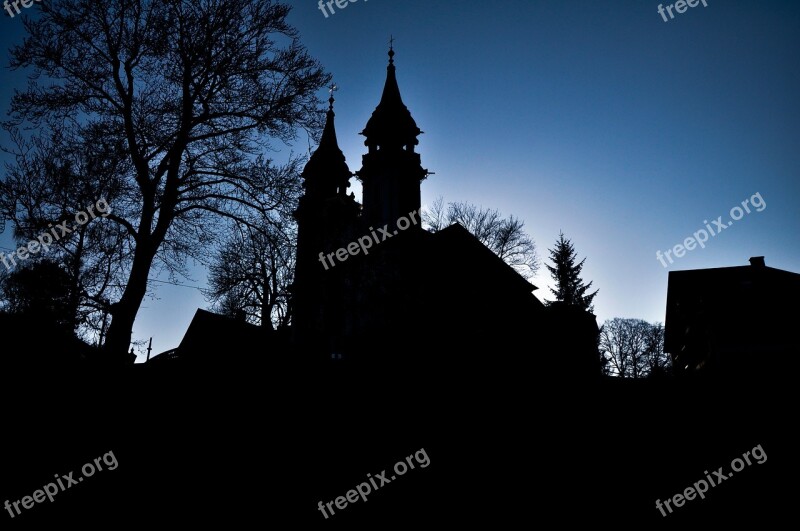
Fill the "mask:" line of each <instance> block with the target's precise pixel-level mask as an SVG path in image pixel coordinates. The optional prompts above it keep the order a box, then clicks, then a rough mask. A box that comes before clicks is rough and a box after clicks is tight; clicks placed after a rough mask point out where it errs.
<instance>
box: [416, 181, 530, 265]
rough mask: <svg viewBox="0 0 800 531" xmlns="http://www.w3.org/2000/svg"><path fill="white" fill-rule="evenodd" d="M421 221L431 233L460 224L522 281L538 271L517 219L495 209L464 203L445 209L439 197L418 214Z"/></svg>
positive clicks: (451, 205)
mask: <svg viewBox="0 0 800 531" xmlns="http://www.w3.org/2000/svg"><path fill="white" fill-rule="evenodd" d="M422 221H423V223H424V225H425V228H427V229H428V230H430V231H433V232H437V231H440V230H442V229H445V228H447V227H449V226H450V225H452V224H453V223H458V224H460V225H461V226H463V227H464V228H465V229H467V230H468V231H469V232H470V233H471V234H472V235H473V236H475V237H476V238H477V239H478V240H480V241H481V243H483V244H484V245H485V246H486V247H488V248H489V249H490V250H491V251H492V252H493V253H494V254H496V255H497V256H499V257H500V258H501V259H502V260H503V261H504V262H505V263H507V264H508V265H510V266H511V267H513V268H514V269H515V270H516V271H517V272H518V273H519V274H521V275H522V276H523V277H525V278H531V277H533V276H534V275H536V271H537V270H538V269H539V257H538V255H537V253H536V244H535V243H534V242H533V239H532V238H531V237H530V236H529V235H528V234H527V233H526V232H525V230H524V229H525V223H524V222H523V221H521V220H520V219H519V218H516V217H514V216H509V217H508V218H504V217H503V216H502V215H501V214H500V212H499V211H498V210H491V209H487V208H481V207H479V206H476V205H473V204H471V203H466V202H460V203H448V204H447V205H446V206H445V203H444V199H442V198H441V197H439V198H437V199H436V201H434V202H433V204H432V205H431V206H430V208H428V209H426V210H425V211H423V212H422Z"/></svg>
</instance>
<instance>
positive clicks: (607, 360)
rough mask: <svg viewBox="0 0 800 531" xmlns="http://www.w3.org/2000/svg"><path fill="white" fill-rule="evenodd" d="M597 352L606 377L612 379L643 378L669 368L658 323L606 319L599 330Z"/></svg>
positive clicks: (662, 335)
mask: <svg viewBox="0 0 800 531" xmlns="http://www.w3.org/2000/svg"><path fill="white" fill-rule="evenodd" d="M600 352H601V355H602V357H603V360H604V367H605V370H606V373H607V374H610V375H612V376H621V377H625V378H645V377H647V376H649V375H650V374H652V373H654V372H658V371H664V370H666V369H667V368H668V367H669V357H668V356H667V354H665V353H664V327H663V325H661V323H655V324H650V323H648V322H647V321H643V320H641V319H622V318H619V317H615V318H614V319H610V320H608V321H606V322H605V323H603V326H602V327H601V328H600Z"/></svg>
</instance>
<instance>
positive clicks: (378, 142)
mask: <svg viewBox="0 0 800 531" xmlns="http://www.w3.org/2000/svg"><path fill="white" fill-rule="evenodd" d="M394 55H395V53H394V37H392V38H391V39H390V40H389V65H388V66H387V67H386V84H385V85H384V86H383V94H382V95H381V101H380V103H379V104H378V106H377V107H376V108H375V111H374V112H373V113H372V117H371V118H370V119H369V121H368V122H367V126H366V127H365V128H364V130H363V131H362V132H361V134H362V135H364V136H365V137H366V140H365V141H364V145H366V146H370V147H374V146H390V145H391V146H394V147H404V146H416V145H417V144H418V143H419V141H418V140H417V136H418V135H419V134H420V133H422V131H420V130H419V128H418V127H417V123H416V122H415V121H414V118H413V117H412V116H411V112H409V110H408V107H406V106H405V104H404V103H403V98H402V97H401V96H400V87H399V86H398V84H397V77H396V76H395V66H394Z"/></svg>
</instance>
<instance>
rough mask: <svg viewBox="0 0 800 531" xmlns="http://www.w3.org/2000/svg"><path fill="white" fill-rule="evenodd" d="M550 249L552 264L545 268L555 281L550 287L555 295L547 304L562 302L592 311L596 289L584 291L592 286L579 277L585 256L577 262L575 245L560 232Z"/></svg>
mask: <svg viewBox="0 0 800 531" xmlns="http://www.w3.org/2000/svg"><path fill="white" fill-rule="evenodd" d="M548 250H549V251H550V260H552V262H553V266H550V265H548V266H547V269H548V270H549V271H550V275H552V277H553V280H555V281H556V288H555V289H553V288H550V291H552V292H553V295H555V297H556V300H555V301H547V303H548V304H552V303H553V302H563V303H565V304H567V305H569V306H577V307H579V308H581V309H582V310H586V311H589V312H592V311H594V306H593V305H592V301H593V300H594V298H595V296H596V295H597V290H595V291H594V293H589V294H588V295H587V294H586V292H587V291H588V290H589V288H591V287H592V283H591V282H589V283H588V284H584V283H583V279H581V270H582V269H583V263H584V262H585V261H586V258H584V259H583V260H581V261H580V262H577V256H576V253H575V247H574V246H573V245H572V242H571V241H570V240H568V239H566V238H565V237H564V233H563V232H561V233H559V235H558V241H557V242H556V246H555V248H554V249H548Z"/></svg>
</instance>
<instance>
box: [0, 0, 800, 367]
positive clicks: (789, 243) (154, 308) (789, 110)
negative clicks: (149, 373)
mask: <svg viewBox="0 0 800 531" xmlns="http://www.w3.org/2000/svg"><path fill="white" fill-rule="evenodd" d="M707 3H708V7H703V5H702V3H701V4H699V5H698V7H695V8H689V9H688V10H687V11H686V12H685V13H683V14H677V15H676V18H675V19H673V20H670V21H668V22H664V21H663V19H662V18H661V16H660V15H659V14H658V12H657V8H658V2H655V1H652V2H651V1H642V0H639V1H636V2H632V1H614V2H596V1H588V0H587V1H563V2H556V1H552V2H551V1H548V2H539V1H530V0H528V1H522V0H519V1H517V0H503V2H479V1H475V0H462V1H460V2H443V1H431V0H427V1H418V0H407V1H403V2H397V1H395V2H392V1H390V0H368V1H367V0H358V1H356V2H354V3H352V4H348V5H347V7H346V8H344V9H338V8H336V7H335V4H334V8H335V9H336V13H335V14H334V15H329V17H328V18H325V16H324V15H323V14H322V13H321V11H320V10H319V9H318V6H317V4H316V3H315V2H313V1H312V0H308V1H302V2H291V4H292V5H293V6H294V10H293V11H292V13H291V15H290V18H289V20H290V22H291V23H292V24H294V25H295V26H296V27H297V28H298V29H299V31H300V32H301V35H302V39H303V42H304V44H305V45H306V46H307V47H308V49H309V51H310V52H311V54H312V55H313V56H315V57H316V58H317V59H319V60H320V61H321V62H322V64H323V65H324V66H325V68H326V69H327V70H328V71H330V72H331V73H332V74H333V75H334V80H335V82H336V83H337V84H338V85H339V87H340V90H339V91H338V92H337V93H336V100H337V101H336V119H337V133H338V138H339V143H340V145H341V147H342V150H343V151H344V153H345V155H346V157H347V162H348V164H349V165H350V169H351V170H357V169H359V167H360V160H361V155H362V154H364V153H365V148H364V146H363V144H362V141H363V137H360V136H359V135H358V133H359V132H360V131H361V130H362V129H363V127H364V125H365V124H366V122H367V120H368V119H369V116H370V115H371V113H372V111H373V110H374V108H375V106H376V105H377V103H378V100H379V98H380V94H381V90H382V87H383V82H384V79H385V72H386V70H385V67H386V60H387V57H386V52H387V42H388V39H389V35H390V34H391V35H394V37H395V39H396V41H395V51H396V53H397V55H396V57H395V61H396V66H397V76H398V81H399V84H400V89H401V92H402V94H403V99H404V101H405V103H406V105H407V106H408V107H409V109H410V110H411V112H412V114H413V116H414V118H415V119H416V121H417V124H418V125H419V127H420V128H421V129H422V130H423V131H425V134H424V135H422V136H421V137H420V145H419V148H418V151H419V153H421V156H422V161H423V166H424V167H425V168H428V169H430V170H431V171H433V172H435V175H432V176H430V177H429V178H428V179H427V180H426V181H424V182H423V185H422V198H423V204H429V203H431V202H432V201H433V200H434V199H436V198H437V197H438V196H443V197H444V198H445V199H446V200H448V201H462V200H464V201H469V202H473V203H476V204H479V205H481V206H484V207H492V208H498V209H499V210H501V212H503V213H504V214H507V215H508V214H513V215H515V216H518V217H520V218H522V219H523V220H524V221H525V223H526V228H527V230H528V231H529V233H530V234H531V235H532V236H533V238H534V240H535V241H536V244H537V246H538V249H539V253H540V255H541V257H542V258H543V259H546V258H547V256H548V252H547V249H548V248H550V247H552V246H553V243H554V241H555V240H556V239H557V237H558V233H559V231H561V230H563V231H564V233H565V235H566V236H567V237H568V238H570V239H571V240H572V241H573V243H574V244H575V247H576V249H577V251H578V254H579V256H580V257H581V258H582V257H586V264H585V267H584V272H583V277H584V279H585V280H587V281H589V280H591V281H593V282H594V287H596V288H597V289H599V290H600V293H599V295H598V296H597V298H596V299H595V311H596V313H597V316H598V322H600V323H602V322H603V321H604V320H606V319H609V318H613V317H637V318H642V319H646V320H648V321H663V320H664V312H665V304H666V290H667V275H668V272H669V271H673V270H680V269H696V268H707V267H725V266H734V265H745V264H747V260H748V258H749V257H751V256H761V255H763V256H766V262H767V265H770V266H772V267H777V268H780V269H786V270H790V271H796V272H800V231H798V228H800V209H798V205H799V204H800V185H798V177H799V176H800V149H799V148H800V146H799V145H798V143H799V141H800V99H799V98H798V94H800V74H798V65H800V3H798V2H792V1H788V0H787V1H763V2H754V1H749V2H745V1H730V0H726V1H725V2H722V1H721V0H708V1H707ZM665 5H666V4H665ZM0 23H2V24H3V32H2V35H0V40H2V44H3V47H4V49H6V48H8V47H9V46H10V45H12V44H14V43H18V42H21V40H22V34H21V24H20V21H19V20H18V19H9V18H7V17H4V19H3V20H2V21H0ZM2 75H3V76H4V83H3V84H2V88H0V105H2V109H3V112H5V110H7V107H8V100H9V97H10V94H11V89H12V88H13V87H14V86H21V83H23V84H24V77H21V76H20V75H19V73H10V72H8V70H4V71H3V74H2ZM321 96H327V94H321ZM294 149H295V151H297V152H305V151H306V149H307V143H306V138H305V136H301V137H300V138H298V141H297V142H296V144H295V146H294ZM277 156H278V157H280V155H277ZM354 183H355V180H354ZM354 190H355V191H356V195H357V197H360V190H359V189H358V187H357V185H355V184H354ZM756 193H758V194H760V196H761V197H762V198H763V200H764V203H765V204H766V208H764V209H763V210H762V211H761V212H756V211H755V209H753V208H751V213H749V214H745V215H744V216H743V217H742V219H740V220H738V221H736V222H735V223H733V224H732V225H731V226H730V227H728V228H727V229H726V230H725V231H724V232H722V233H720V234H718V235H717V236H714V237H711V238H709V241H708V242H707V243H706V244H705V248H703V249H701V248H695V249H694V250H692V251H689V252H687V253H686V254H685V256H683V257H682V258H677V259H675V261H674V263H673V264H668V265H669V267H668V268H665V267H663V266H662V265H661V263H660V262H659V261H658V260H657V258H656V251H658V250H661V251H662V252H665V251H666V250H667V249H671V248H672V247H674V246H675V245H676V244H681V243H683V242H684V240H685V239H686V238H687V237H689V236H691V235H692V234H693V233H694V232H695V231H698V230H699V229H702V228H703V227H704V225H705V223H704V220H708V223H712V220H714V219H717V218H718V217H719V216H722V218H723V221H725V222H727V220H729V219H730V218H729V212H730V210H731V208H732V207H734V206H736V205H741V203H742V202H743V201H744V200H746V199H749V198H751V197H752V196H753V195H754V194H756ZM9 233H10V230H8V229H7V230H6V233H5V234H3V235H0V246H2V247H6V248H9V247H12V246H13V245H12V242H11V241H10V239H9ZM181 282H182V283H185V284H189V285H195V286H203V285H205V273H204V271H203V270H202V269H201V268H197V269H196V271H195V274H194V276H193V278H192V279H189V280H182V281H181ZM533 282H534V284H536V285H537V286H539V288H540V289H539V290H538V291H537V292H536V293H537V294H538V295H539V297H540V298H543V297H545V298H546V297H548V296H549V290H547V288H548V287H549V286H550V285H551V281H550V279H549V275H548V273H547V271H546V269H545V268H544V267H542V268H541V269H540V272H539V275H538V276H537V277H536V278H534V279H533ZM155 293H156V295H157V298H155V299H153V298H151V299H147V300H145V302H144V304H143V306H144V308H143V309H142V310H141V312H140V314H139V318H138V320H137V322H136V325H135V328H134V337H135V338H136V339H140V340H141V339H147V338H149V337H150V336H153V337H154V340H153V344H154V351H155V352H160V351H163V350H165V349H168V348H172V347H174V346H177V344H178V343H179V342H180V338H181V337H182V336H183V333H184V332H185V331H186V328H187V326H188V324H189V321H190V320H191V318H192V315H193V314H194V311H195V310H196V309H197V308H198V307H206V305H207V303H206V302H205V301H204V300H203V298H202V295H201V294H200V293H199V291H198V290H196V289H192V288H186V287H178V286H169V285H159V286H157V287H156V288H155Z"/></svg>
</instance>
